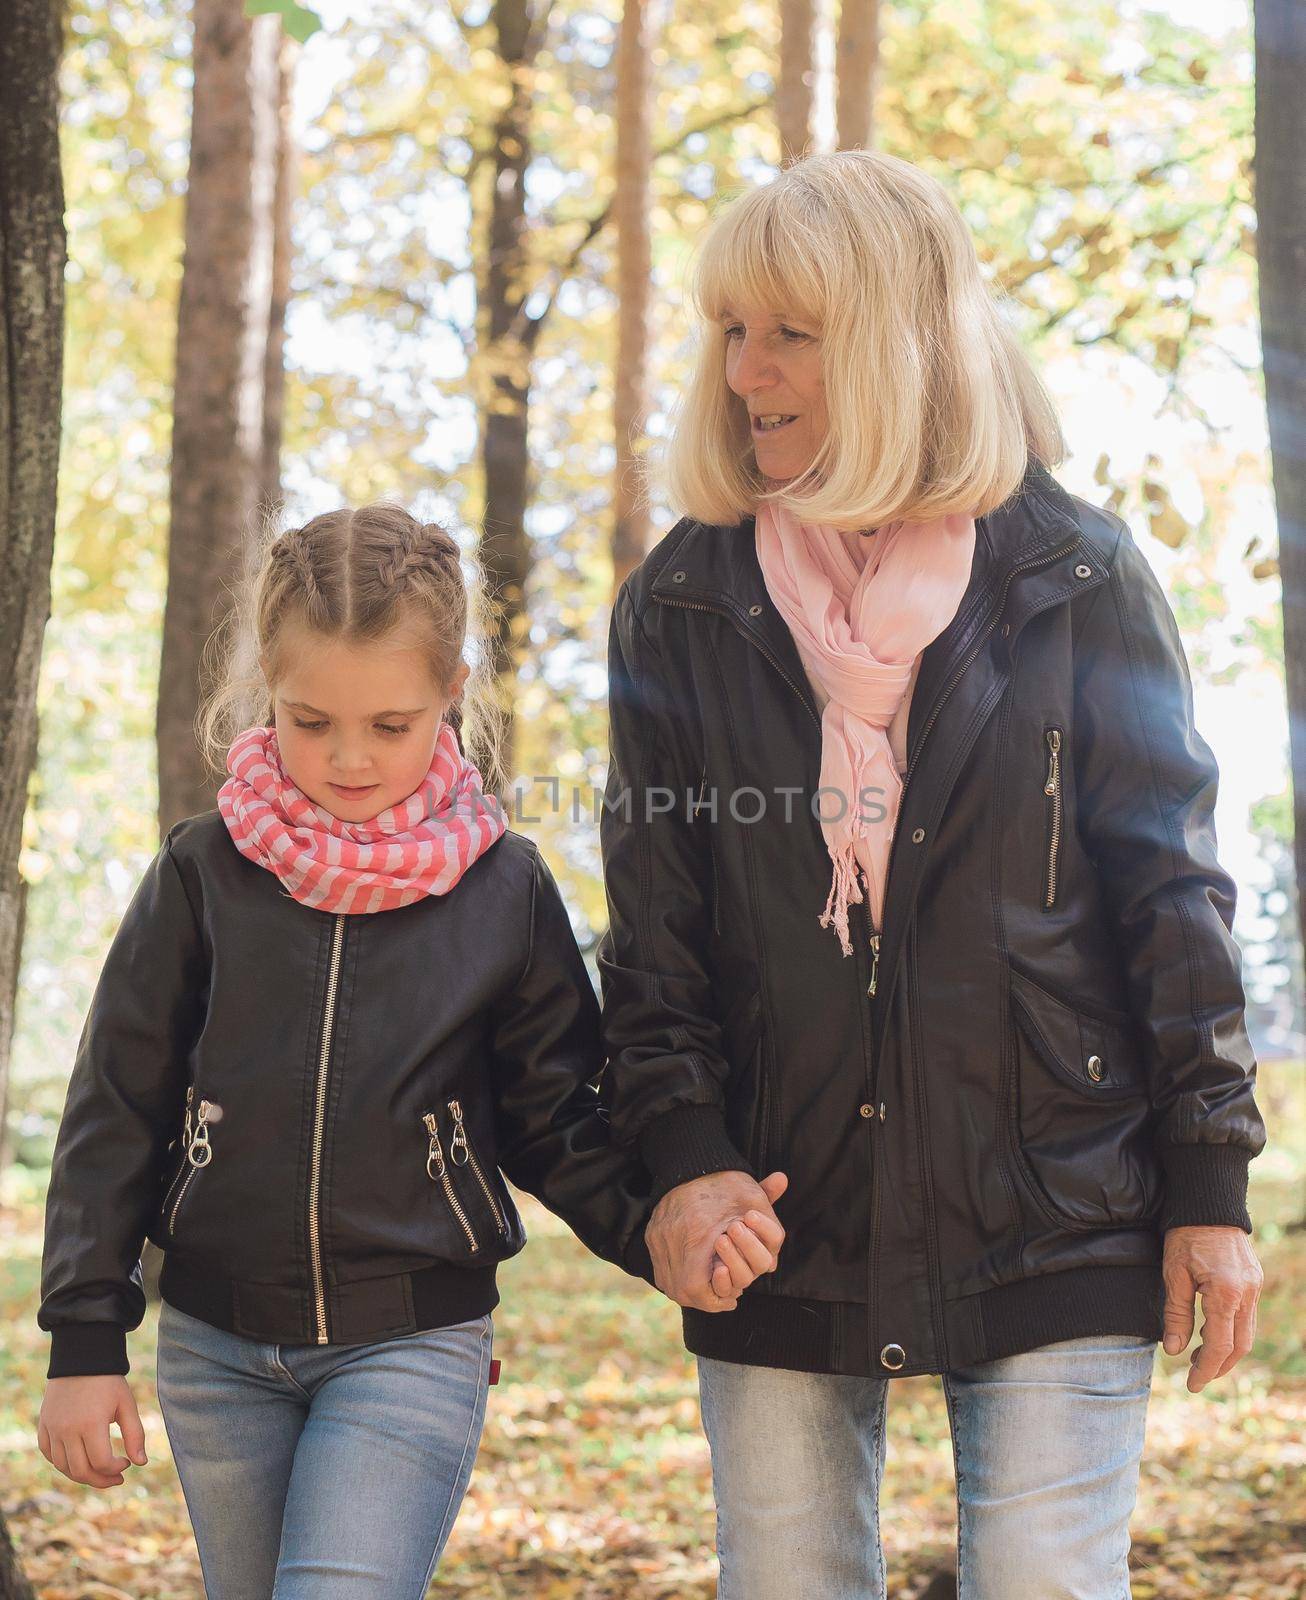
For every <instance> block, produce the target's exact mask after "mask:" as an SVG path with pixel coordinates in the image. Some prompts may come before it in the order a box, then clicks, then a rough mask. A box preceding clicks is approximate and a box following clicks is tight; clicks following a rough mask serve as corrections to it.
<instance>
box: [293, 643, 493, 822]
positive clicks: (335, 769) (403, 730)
mask: <svg viewBox="0 0 1306 1600" xmlns="http://www.w3.org/2000/svg"><path fill="white" fill-rule="evenodd" d="M278 653H279V655H280V658H281V664H282V668H283V670H282V672H281V674H280V676H279V678H278V679H277V682H276V686H275V689H274V693H273V706H274V711H275V718H276V728H277V744H278V746H279V747H280V750H281V761H282V765H283V766H284V767H285V769H286V772H287V774H288V776H289V778H290V781H291V782H292V783H293V784H294V785H295V787H296V788H297V789H301V790H302V791H303V792H304V793H305V794H306V795H307V796H308V798H309V799H310V800H312V801H313V803H314V804H315V805H319V806H321V807H322V808H323V810H325V811H329V812H330V813H331V815H332V816H334V817H339V818H340V820H341V821H342V822H366V821H368V820H369V819H370V818H372V817H375V816H376V815H377V814H378V813H379V812H382V811H385V810H386V809H387V808H388V807H390V806H393V805H398V804H399V802H400V801H401V800H406V799H407V798H408V797H409V795H410V794H412V793H413V792H414V790H416V789H417V787H418V785H419V784H420V783H421V781H422V779H423V778H424V777H425V776H426V774H427V772H428V771H429V770H430V766H431V758H432V756H433V755H434V754H435V742H436V739H437V738H438V737H439V733H440V721H441V718H442V717H443V715H444V712H445V709H446V707H447V706H448V704H449V701H450V700H451V699H452V698H453V697H454V696H456V695H457V693H458V691H459V690H460V689H461V688H462V685H463V681H464V680H465V679H466V676H467V665H466V663H465V662H464V663H462V664H461V665H460V667H459V672H458V675H457V677H456V679H455V682H454V684H453V685H452V686H451V690H450V691H449V692H448V693H445V692H442V691H441V690H440V689H439V687H438V686H437V685H436V684H435V683H434V682H433V681H432V679H431V674H430V671H429V669H428V667H427V663H426V658H425V656H424V655H423V654H422V653H421V652H420V651H418V650H415V649H413V648H411V647H409V646H407V645H406V643H401V642H400V640H399V639H398V638H395V639H393V640H386V639H379V640H375V641H367V642H347V641H345V640H343V639H333V638H328V637H325V636H323V635H321V634H315V633H312V632H311V631H310V630H308V629H307V628H304V627H302V626H301V625H299V624H287V626H286V628H285V630H284V632H283V634H282V636H281V638H280V640H279V641H278Z"/></svg>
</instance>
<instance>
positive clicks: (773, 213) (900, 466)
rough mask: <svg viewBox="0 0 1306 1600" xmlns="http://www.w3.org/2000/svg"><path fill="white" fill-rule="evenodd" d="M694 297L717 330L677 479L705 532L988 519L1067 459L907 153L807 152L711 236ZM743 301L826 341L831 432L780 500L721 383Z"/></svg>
mask: <svg viewBox="0 0 1306 1600" xmlns="http://www.w3.org/2000/svg"><path fill="white" fill-rule="evenodd" d="M692 295H693V302H694V305H695V308H696V310H697V312H698V314H699V316H700V317H701V318H702V319H703V327H702V330H701V339H700V344H699V349H698V354H697V361H696V365H695V368H694V372H693V376H692V378H691V381H690V384H689V388H688V390H687V392H686V395H685V398H684V401H683V403H682V407H681V409H680V412H679V414H678V416H677V419H676V423H675V427H674V432H673V435H672V439H671V442H670V445H669V447H668V451H667V458H666V476H667V489H668V492H669V494H670V497H671V499H672V501H673V502H674V503H675V504H677V505H678V506H679V507H680V508H681V509H682V510H684V511H685V512H687V513H688V514H689V515H690V516H692V517H694V518H696V519H697V520H698V521H700V522H705V523H711V524H718V525H729V524H734V523H736V522H738V521H740V520H741V519H742V518H743V517H744V516H746V515H747V514H748V513H750V512H752V511H754V510H755V509H756V507H757V505H758V504H759V503H760V502H762V501H765V500H768V499H769V500H774V501H777V502H780V503H782V504H784V505H787V506H788V507H790V508H791V509H792V510H793V511H794V512H795V513H796V514H798V515H799V516H800V517H801V518H802V519H803V520H804V521H806V522H825V523H831V524H833V525H835V526H837V527H851V528H868V527H879V526H880V525H881V524H883V523H886V522H892V521H896V520H899V519H908V518H923V517H932V516H941V515H947V514H955V513H962V514H968V515H974V516H980V515H983V514H984V513H985V512H987V511H992V510H993V509H994V508H995V507H997V506H999V505H1001V504H1002V503H1003V501H1005V500H1007V499H1009V498H1010V496H1011V495H1012V494H1013V493H1014V492H1015V490H1016V489H1017V488H1018V487H1019V485H1020V483H1021V480H1022V478H1023V477H1024V475H1025V471H1026V469H1027V466H1028V461H1029V457H1031V456H1033V457H1034V458H1036V459H1037V460H1039V461H1041V462H1042V463H1043V464H1044V465H1045V466H1053V465H1055V464H1056V463H1057V462H1058V461H1060V460H1061V458H1062V455H1063V454H1064V442H1063V439H1062V434H1061V427H1060V424H1059V423H1058V421H1057V417H1056V412H1055V411H1054V409H1053V406H1052V402H1051V400H1050V398H1049V397H1048V394H1047V391H1046V390H1045V389H1044V387H1043V385H1042V383H1041V382H1040V380H1039V378H1038V376H1037V375H1036V373H1035V372H1034V369H1033V367H1032V366H1031V365H1030V362H1029V360H1028V359H1027V357H1026V356H1025V354H1024V352H1023V351H1022V350H1021V348H1020V345H1019V343H1018V341H1017V339H1016V337H1015V335H1014V333H1013V332H1012V331H1011V330H1010V329H1009V328H1008V327H1007V325H1006V323H1005V322H1004V321H1003V319H1002V317H1001V315H1000V313H999V309H998V303H997V300H996V299H995V296H994V295H993V293H992V292H991V291H990V290H989V288H988V286H987V285H986V284H985V282H984V279H983V277H982V275H981V273H980V268H979V260H978V258H977V256H976V253H975V244H974V241H973V239H972V238H971V235H970V232H969V230H968V228H967V226H966V224H965V222H964V221H963V220H962V216H961V213H960V212H959V211H958V210H957V207H956V206H955V205H954V203H953V202H952V200H951V199H950V198H949V196H948V194H947V192H946V191H945V190H944V188H943V186H942V185H941V184H939V183H938V182H936V181H935V179H933V178H931V177H929V176H928V175H927V174H926V173H924V172H922V171H920V170H919V169H918V168H917V167H913V166H911V165H910V164H909V163H908V162H906V161H900V160H898V159H897V157H895V156H888V155H882V154H880V152H879V151H874V150H841V151H838V152H836V153H834V154H829V155H813V156H807V157H805V158H804V159H802V160H800V161H797V162H795V163H794V164H793V165H792V166H791V167H789V168H787V169H786V170H785V171H784V172H782V173H781V174H780V176H779V177H778V178H776V179H775V180H774V181H773V182H771V183H769V184H766V185H764V186H762V187H760V188H757V189H753V190H751V191H749V192H748V193H747V194H745V195H743V196H741V197H740V198H738V199H736V200H734V201H733V202H732V203H731V204H730V205H728V206H727V207H726V208H725V209H724V210H723V211H722V212H721V213H720V214H719V215H718V216H717V217H716V218H715V220H714V221H713V223H712V225H711V227H710V228H709V229H708V232H707V235H706V237H705V239H704V241H703V244H702V247H701V251H700V254H699V258H698V262H697V268H696V272H695V276H694V283H693V291H692ZM746 307H762V308H765V309H768V310H779V311H783V312H784V313H785V314H787V315H789V316H792V317H794V318H796V319H801V320H803V321H807V322H810V323H812V324H814V325H815V326H816V327H817V328H818V329H819V331H820V336H821V344H820V351H821V367H822V377H823V382H824V387H825V398H826V406H827V411H828V415H829V431H828V433H827V436H826V438H825V440H824V442H823V443H822V445H821V446H820V448H819V450H818V452H817V456H816V459H815V460H814V461H813V463H812V464H811V466H810V468H809V469H808V470H807V471H806V472H805V473H804V474H803V475H802V476H801V477H800V478H797V479H794V480H793V481H791V482H790V483H787V484H785V485H783V486H782V487H781V488H779V489H773V490H770V491H768V489H767V486H766V483H765V480H764V479H763V478H762V477H761V475H760V474H759V472H758V469H757V463H756V459H755V457H754V454H753V447H752V440H751V436H750V432H749V420H748V412H747V408H746V406H745V405H744V402H743V401H742V400H741V399H740V398H739V397H738V396H737V395H735V394H734V393H732V392H731V390H730V389H729V388H728V386H727V384H726V378H725V353H726V341H725V334H724V330H723V327H722V321H721V319H722V315H723V313H724V312H725V311H726V310H727V308H728V309H730V310H731V311H732V312H733V313H735V314H736V315H738V314H739V313H740V312H741V311H743V310H744V309H745V308H746Z"/></svg>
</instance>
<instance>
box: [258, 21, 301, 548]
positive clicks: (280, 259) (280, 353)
mask: <svg viewBox="0 0 1306 1600" xmlns="http://www.w3.org/2000/svg"><path fill="white" fill-rule="evenodd" d="M298 49H299V47H298V45H297V44H296V43H295V41H294V40H293V39H292V38H291V37H290V36H289V34H283V35H282V39H281V46H280V50H279V52H278V55H277V178H276V189H275V191H274V193H273V196H272V306H271V310H270V312H269V316H268V339H267V350H266V352H265V354H264V360H263V455H262V461H261V464H260V469H259V503H260V508H261V510H262V511H263V512H264V513H265V514H266V515H268V516H275V515H276V514H277V513H279V512H280V510H281V505H282V500H283V495H282V490H281V437H282V430H283V426H284V422H285V411H286V359H285V352H286V307H287V305H288V304H289V303H290V271H291V266H292V263H293V261H294V258H295V250H294V232H293V227H292V224H293V220H294V207H295V193H296V191H297V189H298V187H299V185H298V162H297V159H296V158H297V156H298V151H297V150H296V149H295V138H294V134H293V132H292V131H291V126H290V90H291V85H292V83H293V81H294V61H295V55H296V53H297V52H298Z"/></svg>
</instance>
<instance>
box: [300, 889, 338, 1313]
mask: <svg viewBox="0 0 1306 1600" xmlns="http://www.w3.org/2000/svg"><path fill="white" fill-rule="evenodd" d="M344 942H345V914H344V912H342V911H338V912H336V920H335V926H334V927H333V928H332V930H331V962H330V966H329V967H328V969H327V985H326V999H325V1001H324V1002H323V1006H322V1042H321V1046H320V1048H319V1050H318V1060H317V1101H316V1105H315V1107H314V1112H313V1155H312V1161H311V1165H310V1168H309V1178H308V1254H309V1264H310V1266H311V1267H312V1271H313V1307H314V1311H315V1313H316V1317H317V1342H318V1344H326V1343H327V1342H328V1339H327V1314H326V1281H325V1276H324V1274H323V1271H322V1231H321V1226H320V1205H321V1198H322V1194H321V1190H322V1139H323V1134H324V1131H325V1128H326V1100H327V1073H328V1070H329V1068H330V1065H331V1029H332V1025H333V1024H334V1022H335V1016H336V989H337V986H338V985H339V982H340V954H341V950H342V949H343V947H344Z"/></svg>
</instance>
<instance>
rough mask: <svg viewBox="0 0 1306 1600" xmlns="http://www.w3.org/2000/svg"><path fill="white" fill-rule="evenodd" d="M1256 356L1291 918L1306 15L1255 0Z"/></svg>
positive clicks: (1304, 294)
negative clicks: (1285, 766)
mask: <svg viewBox="0 0 1306 1600" xmlns="http://www.w3.org/2000/svg"><path fill="white" fill-rule="evenodd" d="M1255 34H1256V161H1255V167H1256V216H1257V258H1258V261H1259V266H1260V301H1261V349H1262V360H1263V362H1264V366H1265V402H1266V409H1267V412H1268V415H1269V426H1270V457H1271V464H1272V470H1273V477H1274V498H1275V504H1276V507H1277V509H1278V519H1279V571H1280V575H1281V578H1282V582H1283V656H1284V675H1285V679H1286V689H1287V697H1288V732H1289V749H1290V753H1291V761H1292V784H1293V824H1294V852H1295V862H1296V878H1297V903H1298V914H1299V916H1300V914H1301V909H1302V907H1303V906H1306V163H1303V160H1302V150H1303V148H1306V100H1303V97H1302V93H1301V84H1302V77H1303V74H1306V8H1303V7H1302V5H1301V4H1300V0H1256V7H1255Z"/></svg>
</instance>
